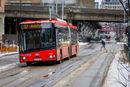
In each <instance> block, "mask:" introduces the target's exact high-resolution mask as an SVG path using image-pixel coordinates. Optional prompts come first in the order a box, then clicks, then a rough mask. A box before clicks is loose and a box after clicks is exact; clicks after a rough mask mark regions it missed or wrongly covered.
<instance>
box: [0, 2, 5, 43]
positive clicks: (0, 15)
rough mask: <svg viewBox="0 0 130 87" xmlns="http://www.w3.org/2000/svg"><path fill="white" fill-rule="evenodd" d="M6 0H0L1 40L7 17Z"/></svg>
mask: <svg viewBox="0 0 130 87" xmlns="http://www.w3.org/2000/svg"><path fill="white" fill-rule="evenodd" d="M4 12H5V0H0V41H1V40H2V35H3V34H4V18H5V14H4Z"/></svg>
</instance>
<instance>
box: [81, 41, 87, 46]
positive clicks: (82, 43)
mask: <svg viewBox="0 0 130 87" xmlns="http://www.w3.org/2000/svg"><path fill="white" fill-rule="evenodd" d="M87 44H88V43H86V42H85V43H84V42H79V45H80V46H82V45H87Z"/></svg>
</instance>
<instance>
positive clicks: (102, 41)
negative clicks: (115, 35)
mask: <svg viewBox="0 0 130 87" xmlns="http://www.w3.org/2000/svg"><path fill="white" fill-rule="evenodd" d="M101 44H102V46H101V49H100V50H101V51H102V49H104V50H106V51H107V49H106V47H105V45H106V43H105V41H104V40H101Z"/></svg>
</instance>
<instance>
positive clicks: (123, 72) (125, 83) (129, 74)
mask: <svg viewBox="0 0 130 87" xmlns="http://www.w3.org/2000/svg"><path fill="white" fill-rule="evenodd" d="M125 59H126V58H125V55H124V53H123V52H122V51H120V52H118V53H117V54H116V55H115V59H114V60H113V62H112V64H111V66H110V68H109V72H108V74H107V77H106V80H105V82H104V85H103V87H130V65H129V64H128V62H126V61H125Z"/></svg>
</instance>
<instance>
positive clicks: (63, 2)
mask: <svg viewBox="0 0 130 87" xmlns="http://www.w3.org/2000/svg"><path fill="white" fill-rule="evenodd" d="M64 4H65V1H64V0H62V20H63V19H64Z"/></svg>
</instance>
